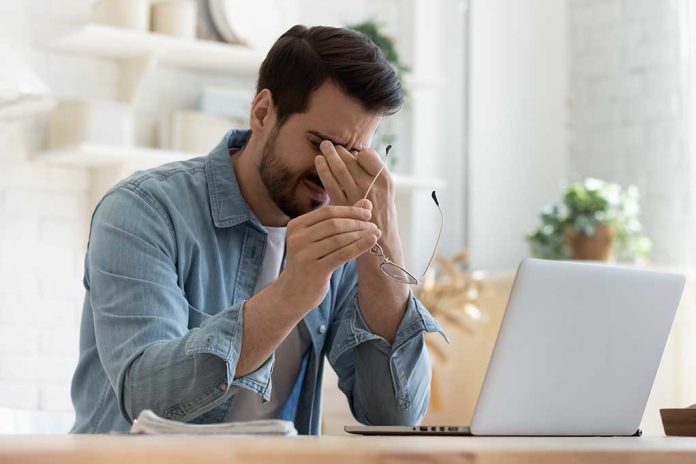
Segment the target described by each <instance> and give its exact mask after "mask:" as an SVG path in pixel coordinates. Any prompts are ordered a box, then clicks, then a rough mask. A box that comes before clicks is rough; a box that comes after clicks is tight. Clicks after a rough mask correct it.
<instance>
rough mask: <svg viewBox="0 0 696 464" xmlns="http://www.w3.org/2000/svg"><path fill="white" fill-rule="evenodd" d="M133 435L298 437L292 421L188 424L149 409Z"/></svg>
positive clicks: (137, 423) (134, 429)
mask: <svg viewBox="0 0 696 464" xmlns="http://www.w3.org/2000/svg"><path fill="white" fill-rule="evenodd" d="M131 433H139V434H148V435H159V434H172V433H174V434H189V435H192V434H193V435H207V434H229V435H297V430H296V429H295V425H294V424H293V423H292V422H291V421H286V420H278V419H270V420H257V421H247V422H222V423H219V424H187V423H185V422H178V421H173V420H169V419H164V418H162V417H160V416H158V415H157V414H155V413H154V412H152V411H151V410H149V409H145V410H143V411H142V412H141V413H140V414H139V415H138V418H137V419H136V420H134V421H133V426H132V427H131Z"/></svg>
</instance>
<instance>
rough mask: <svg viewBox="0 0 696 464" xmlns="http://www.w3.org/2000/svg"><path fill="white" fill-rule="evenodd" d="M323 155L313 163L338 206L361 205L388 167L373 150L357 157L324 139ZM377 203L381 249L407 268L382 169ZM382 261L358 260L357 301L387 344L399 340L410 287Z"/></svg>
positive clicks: (391, 194) (374, 196) (389, 188)
mask: <svg viewBox="0 0 696 464" xmlns="http://www.w3.org/2000/svg"><path fill="white" fill-rule="evenodd" d="M320 149H321V152H322V155H320V156H317V157H316V158H315V159H314V164H315V166H316V168H317V173H318V174H319V178H321V181H322V183H323V184H324V187H325V188H326V191H327V192H329V195H330V196H331V202H332V203H333V204H335V205H345V204H358V205H359V204H360V201H361V200H362V198H363V197H364V196H365V192H366V191H367V189H368V188H369V187H370V184H371V183H372V180H373V179H374V178H375V176H376V175H377V174H378V173H380V169H382V166H383V163H382V160H381V159H380V158H379V155H377V153H376V152H375V151H374V150H372V149H366V150H362V151H360V152H359V153H358V154H357V155H352V154H351V153H350V152H348V150H346V149H345V148H344V147H341V146H339V145H336V146H334V145H333V144H332V143H331V142H329V141H327V140H325V141H323V142H322V143H321V144H320ZM368 199H369V200H371V201H372V202H373V203H374V205H375V208H374V214H373V217H372V220H373V221H374V223H375V224H376V225H377V228H378V229H379V230H380V231H381V232H382V236H381V237H380V242H379V243H380V246H381V247H382V249H383V250H384V253H385V255H386V256H387V257H389V259H390V260H391V261H392V262H394V263H396V264H398V265H401V266H403V264H404V261H403V251H402V249H401V238H400V236H399V229H398V221H397V217H396V207H395V205H394V188H393V184H392V179H391V176H389V173H388V172H387V170H386V169H385V170H383V171H382V172H381V173H380V174H379V177H378V178H377V180H376V181H375V184H374V185H373V186H372V190H370V193H369V195H368ZM379 264H380V261H379V260H378V259H376V258H375V257H374V256H370V255H369V254H365V255H364V256H361V257H360V258H358V259H357V268H358V303H359V305H360V309H361V310H362V314H363V316H364V317H365V321H366V322H367V324H368V326H369V328H370V329H371V330H372V331H373V332H375V333H376V334H378V335H381V336H382V337H383V338H384V339H386V340H387V341H388V342H390V343H391V342H392V341H393V340H394V337H395V336H396V331H397V329H398V327H399V323H400V322H401V319H402V318H403V314H404V311H405V310H406V305H407V303H408V295H409V289H408V286H407V285H405V284H404V283H401V282H397V281H394V280H391V279H389V278H388V277H387V276H385V275H384V274H383V273H382V271H381V270H380V266H379Z"/></svg>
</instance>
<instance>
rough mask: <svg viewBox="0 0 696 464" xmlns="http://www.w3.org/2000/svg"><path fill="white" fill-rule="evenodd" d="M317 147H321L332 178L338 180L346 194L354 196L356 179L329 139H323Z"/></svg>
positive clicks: (355, 193)
mask: <svg viewBox="0 0 696 464" xmlns="http://www.w3.org/2000/svg"><path fill="white" fill-rule="evenodd" d="M319 148H320V149H321V152H322V153H323V154H324V158H325V159H326V161H327V163H328V166H329V169H330V170H331V173H332V174H333V176H334V178H335V179H336V180H337V181H338V183H339V184H340V186H341V187H343V190H344V191H345V192H346V196H348V197H355V195H357V190H358V185H357V183H356V182H357V179H353V176H352V174H351V173H350V171H348V168H347V167H346V163H345V162H344V160H343V159H341V156H340V155H339V154H338V152H337V151H336V147H334V145H333V144H332V143H331V142H330V141H328V140H324V141H323V142H321V144H320V145H319ZM348 161H349V162H350V161H353V159H352V158H351V159H350V160H348Z"/></svg>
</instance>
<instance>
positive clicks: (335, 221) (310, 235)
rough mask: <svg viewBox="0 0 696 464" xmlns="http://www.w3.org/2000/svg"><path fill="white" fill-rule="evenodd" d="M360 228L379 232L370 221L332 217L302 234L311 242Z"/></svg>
mask: <svg viewBox="0 0 696 464" xmlns="http://www.w3.org/2000/svg"><path fill="white" fill-rule="evenodd" d="M358 230H369V231H371V232H372V233H377V232H378V231H379V229H377V226H376V225H374V224H373V223H371V222H368V221H362V220H360V219H347V218H330V219H327V220H325V221H322V222H319V223H317V224H314V225H312V226H311V227H308V228H307V229H305V231H304V232H303V234H302V235H303V236H304V237H306V240H308V241H310V242H318V241H320V240H324V239H325V238H327V237H331V236H332V235H337V234H342V233H345V232H353V231H358Z"/></svg>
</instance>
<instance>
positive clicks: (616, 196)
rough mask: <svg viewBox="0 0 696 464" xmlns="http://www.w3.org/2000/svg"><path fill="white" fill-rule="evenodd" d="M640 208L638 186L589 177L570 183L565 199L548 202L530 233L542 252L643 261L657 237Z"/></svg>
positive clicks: (538, 254)
mask: <svg viewBox="0 0 696 464" xmlns="http://www.w3.org/2000/svg"><path fill="white" fill-rule="evenodd" d="M639 213H640V206H639V192H638V188H637V187H635V186H630V187H628V188H626V189H622V188H621V186H619V185H618V184H612V183H608V182H604V181H602V180H599V179H593V178H587V179H585V180H582V181H578V182H573V183H571V184H569V185H568V186H567V187H566V188H565V190H564V192H563V199H562V201H561V202H559V203H555V204H552V205H548V206H546V207H545V208H544V209H543V210H542V211H541V214H540V219H541V224H540V225H539V226H538V227H537V228H536V229H534V230H533V231H532V232H531V233H530V234H528V235H527V237H526V239H527V243H528V244H529V247H530V251H531V254H532V256H534V257H537V258H544V259H587V260H596V261H606V260H609V259H612V258H614V259H616V260H618V261H632V262H635V261H640V260H644V259H646V258H647V257H648V255H649V254H650V250H651V243H650V240H649V239H648V238H647V237H646V236H645V235H644V234H643V228H642V226H641V223H640V221H639V219H638V215H639Z"/></svg>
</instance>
